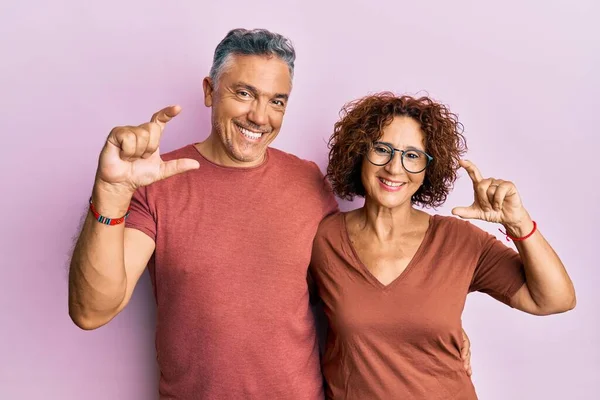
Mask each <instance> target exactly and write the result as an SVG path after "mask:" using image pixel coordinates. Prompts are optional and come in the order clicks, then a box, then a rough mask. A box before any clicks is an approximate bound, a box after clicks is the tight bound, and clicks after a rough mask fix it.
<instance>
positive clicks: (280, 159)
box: [269, 147, 320, 172]
mask: <svg viewBox="0 0 600 400" xmlns="http://www.w3.org/2000/svg"><path fill="white" fill-rule="evenodd" d="M269 157H271V159H272V160H273V161H274V162H276V163H278V164H282V165H285V166H286V167H288V168H296V169H298V170H305V171H313V172H314V171H315V170H318V171H320V170H319V167H318V166H317V164H316V163H315V162H314V161H310V160H306V159H303V158H300V157H298V156H297V155H295V154H292V153H288V152H286V151H283V150H280V149H276V148H274V147H269Z"/></svg>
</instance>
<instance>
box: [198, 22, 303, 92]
mask: <svg viewBox="0 0 600 400" xmlns="http://www.w3.org/2000/svg"><path fill="white" fill-rule="evenodd" d="M233 55H257V56H277V57H279V58H280V59H281V60H282V61H284V62H285V63H286V64H287V66H288V68H289V70H290V79H292V78H293V77H294V61H295V60H296V51H295V50H294V46H293V45H292V42H291V41H290V40H289V39H288V38H286V37H285V36H282V35H280V34H278V33H274V32H270V31H268V30H266V29H253V30H249V29H233V30H231V31H229V32H228V33H227V35H226V36H225V37H224V38H223V40H221V42H220V43H219V44H218V45H217V48H216V49H215V55H214V58H213V64H212V67H211V69H210V79H211V80H212V81H213V85H214V86H216V85H218V82H219V78H220V77H221V74H222V73H223V71H224V70H225V68H226V67H227V64H228V62H229V61H230V60H231V57H232V56H233Z"/></svg>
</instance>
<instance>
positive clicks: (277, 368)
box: [127, 145, 337, 400]
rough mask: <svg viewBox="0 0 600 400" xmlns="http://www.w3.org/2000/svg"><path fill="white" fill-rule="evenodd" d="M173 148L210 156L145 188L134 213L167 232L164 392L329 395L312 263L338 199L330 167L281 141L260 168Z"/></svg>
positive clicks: (161, 301) (159, 341)
mask: <svg viewBox="0 0 600 400" xmlns="http://www.w3.org/2000/svg"><path fill="white" fill-rule="evenodd" d="M162 158H163V159H164V160H171V159H177V158H193V159H196V160H198V161H199V162H200V168H199V169H197V170H194V171H190V172H186V173H184V174H180V175H176V176H173V177H171V178H168V179H165V180H162V181H159V182H156V183H154V184H152V185H150V186H148V187H145V188H141V189H139V190H138V191H137V192H136V194H135V196H134V199H133V202H132V206H131V214H130V216H129V218H128V219H127V227H128V228H135V229H138V230H140V231H142V232H144V233H146V234H147V235H148V236H149V237H151V238H152V239H153V240H154V241H155V243H156V249H155V252H154V254H153V256H152V258H151V260H150V263H149V265H148V269H149V272H150V277H151V280H152V284H153V288H154V295H155V298H156V304H157V325H156V350H157V360H158V366H159V368H160V382H159V392H160V395H161V399H185V400H187V399H231V400H233V399H236V400H237V399H265V400H267V399H268V400H272V399H309V400H316V399H322V398H323V388H322V386H323V385H322V382H323V378H322V375H321V371H320V366H319V353H318V343H317V339H316V332H315V323H314V317H313V315H312V313H311V310H310V307H309V293H308V287H307V283H306V275H307V269H308V265H309V262H310V255H311V249H312V243H313V239H314V235H315V233H316V231H317V227H318V225H319V222H320V221H321V220H322V219H323V218H324V217H325V216H326V215H328V214H330V213H332V212H334V211H335V210H337V204H336V202H335V199H334V197H333V195H332V193H331V191H330V190H328V186H327V185H326V184H325V181H324V178H323V175H322V174H321V172H320V170H319V168H318V167H317V165H316V164H315V163H312V162H308V161H304V160H301V159H299V158H297V157H295V156H293V155H291V154H287V153H284V152H282V151H279V150H276V149H271V148H269V149H268V150H267V156H266V159H265V161H264V162H263V163H262V164H260V165H259V166H256V167H252V168H230V167H223V166H219V165H217V164H214V163H212V162H210V161H208V160H207V159H205V158H204V157H203V156H202V155H200V153H199V152H198V151H197V149H196V147H195V146H193V145H189V146H186V147H184V148H182V149H179V150H176V151H174V152H171V153H169V154H166V155H163V156H162Z"/></svg>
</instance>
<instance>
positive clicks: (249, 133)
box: [239, 126, 262, 139]
mask: <svg viewBox="0 0 600 400" xmlns="http://www.w3.org/2000/svg"><path fill="white" fill-rule="evenodd" d="M239 128H240V132H242V135H244V136H246V137H247V138H249V139H259V138H260V137H261V136H262V133H254V132H252V131H249V130H248V129H245V128H242V127H241V126H240V127H239Z"/></svg>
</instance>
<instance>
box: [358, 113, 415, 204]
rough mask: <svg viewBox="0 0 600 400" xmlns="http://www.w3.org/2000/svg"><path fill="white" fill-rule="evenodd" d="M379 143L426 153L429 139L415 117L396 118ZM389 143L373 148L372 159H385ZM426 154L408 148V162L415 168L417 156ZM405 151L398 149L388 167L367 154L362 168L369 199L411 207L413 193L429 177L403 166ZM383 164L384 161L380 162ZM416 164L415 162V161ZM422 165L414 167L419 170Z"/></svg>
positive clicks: (406, 158)
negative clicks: (426, 141) (374, 162)
mask: <svg viewBox="0 0 600 400" xmlns="http://www.w3.org/2000/svg"><path fill="white" fill-rule="evenodd" d="M378 142H385V143H389V144H390V145H391V146H392V147H393V148H395V149H398V150H420V151H421V152H425V140H424V136H423V133H422V132H421V125H420V124H419V123H418V122H417V121H416V120H414V119H413V118H411V117H405V116H398V117H394V119H393V120H392V122H391V123H390V124H389V125H388V126H386V127H385V128H384V129H383V135H382V137H381V138H380V139H379V140H378ZM386 149H387V148H386V147H385V146H376V147H374V148H373V149H372V150H370V153H369V156H370V158H371V160H375V161H379V160H385V158H386V154H387V156H389V154H388V153H387V150H386ZM419 156H424V155H423V154H422V153H418V152H410V151H408V152H407V153H406V155H405V160H404V163H405V165H406V166H407V167H408V168H409V169H411V168H412V167H411V165H413V164H414V163H415V162H416V161H414V160H415V157H419ZM401 159H402V153H401V152H400V151H395V154H394V157H393V159H392V161H390V162H389V163H388V164H386V165H384V166H377V165H374V164H373V163H372V162H370V161H369V159H368V157H364V159H363V162H362V169H361V180H362V184H363V186H364V187H365V191H366V196H365V201H366V202H372V203H375V204H376V205H379V206H381V207H385V208H397V207H400V206H407V205H408V206H410V205H411V198H412V195H413V194H415V193H416V191H417V190H418V189H419V187H420V186H421V185H422V184H423V180H424V179H425V171H424V170H423V171H421V172H419V173H409V172H408V171H407V170H406V169H405V168H404V167H403V166H402V160H401ZM377 163H378V164H381V163H382V162H377ZM411 163H412V164H411ZM418 169H420V168H412V170H413V171H414V170H418Z"/></svg>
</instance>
